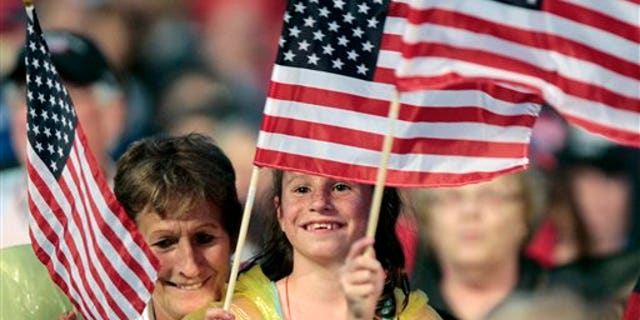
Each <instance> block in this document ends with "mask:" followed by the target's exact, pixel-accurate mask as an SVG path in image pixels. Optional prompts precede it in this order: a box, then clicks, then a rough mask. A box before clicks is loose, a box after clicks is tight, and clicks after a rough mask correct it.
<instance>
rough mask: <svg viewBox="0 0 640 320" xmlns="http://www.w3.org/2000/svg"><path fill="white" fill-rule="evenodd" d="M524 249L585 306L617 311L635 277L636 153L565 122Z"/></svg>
mask: <svg viewBox="0 0 640 320" xmlns="http://www.w3.org/2000/svg"><path fill="white" fill-rule="evenodd" d="M567 134H568V140H567V144H566V145H565V146H564V147H563V148H562V149H561V150H559V152H557V153H556V158H557V160H556V162H557V165H556V166H555V168H552V170H550V171H549V175H550V176H553V180H552V183H553V184H552V189H551V192H552V193H551V197H550V200H551V202H550V209H549V212H548V213H547V216H546V218H545V220H544V222H543V223H542V224H541V228H540V229H539V230H538V231H537V232H536V235H535V237H534V238H533V240H532V242H531V243H530V245H529V248H528V254H529V255H530V256H531V257H532V258H534V259H536V260H538V261H540V262H542V263H543V264H545V265H546V266H549V267H553V273H552V275H553V281H554V282H557V283H561V284H562V285H564V286H567V287H570V288H572V289H573V290H575V291H577V292H580V294H581V295H583V296H584V297H585V298H586V299H588V301H589V302H590V303H597V304H598V303H599V304H606V305H609V304H611V305H613V306H614V307H616V308H617V309H621V308H622V306H623V305H624V301H625V300H626V297H627V296H628V294H629V293H630V292H631V287H632V286H633V281H634V280H635V279H636V277H637V276H638V275H639V274H640V232H639V231H640V197H639V196H638V195H639V192H640V150H638V149H634V148H629V147H623V146H616V145H613V144H611V143H610V142H608V141H606V140H604V139H602V138H599V137H597V136H594V135H592V134H589V133H587V132H585V131H583V130H581V129H577V128H575V127H569V129H568V131H567Z"/></svg>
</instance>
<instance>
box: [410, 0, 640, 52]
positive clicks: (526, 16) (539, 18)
mask: <svg viewBox="0 0 640 320" xmlns="http://www.w3.org/2000/svg"><path fill="white" fill-rule="evenodd" d="M413 7H418V8H422V9H427V8H440V9H445V10H452V11H455V12H459V13H464V14H466V15H470V16H473V17H477V18H479V19H484V20H489V21H492V22H495V23H499V24H504V25H509V26H512V27H516V28H520V29H525V30H531V31H537V32H543V33H548V34H558V31H561V36H562V37H563V38H568V39H571V40H574V41H576V42H578V43H582V44H584V45H586V46H589V47H593V48H596V49H597V50H600V51H603V52H606V53H608V54H610V55H612V56H615V57H618V58H620V59H623V60H627V61H629V62H632V63H635V62H637V61H636V60H634V59H637V57H638V43H634V42H633V41H630V40H627V39H625V38H621V37H619V36H617V35H615V34H611V33H609V32H607V31H606V30H602V29H599V28H595V27H592V26H589V25H585V24H581V23H576V22H574V21H571V20H567V19H564V18H561V17H558V16H554V15H551V14H548V13H545V12H542V11H536V10H530V9H524V8H519V7H515V6H509V5H506V4H502V3H499V2H497V1H489V0H485V1H481V0H474V1H462V0H417V1H414V2H413ZM543 22H544V23H543ZM635 25H637V22H636V23H635ZM594 39H597V41H593V40H594Z"/></svg>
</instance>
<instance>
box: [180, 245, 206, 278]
mask: <svg viewBox="0 0 640 320" xmlns="http://www.w3.org/2000/svg"><path fill="white" fill-rule="evenodd" d="M178 251H179V253H178V259H177V261H176V264H177V266H176V267H177V269H178V272H180V274H181V275H183V276H185V277H188V278H193V277H197V276H198V275H199V274H200V269H201V268H200V266H201V263H200V262H201V260H202V259H201V256H200V253H199V251H198V250H197V248H195V247H194V246H193V245H192V244H191V243H186V241H185V243H181V244H179V245H178Z"/></svg>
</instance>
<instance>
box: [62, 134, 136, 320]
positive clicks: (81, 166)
mask: <svg viewBox="0 0 640 320" xmlns="http://www.w3.org/2000/svg"><path fill="white" fill-rule="evenodd" d="M76 139H78V136H77V135H76ZM76 141H77V142H76V143H75V146H78V145H81V144H80V143H79V139H78V140H76ZM78 152H79V151H78ZM80 156H81V157H82V155H80ZM69 159H70V160H71V161H70V162H71V164H70V165H72V166H73V167H74V170H75V171H76V173H77V175H78V179H80V181H79V185H76V184H75V183H74V181H73V178H72V176H71V175H70V174H69V172H68V171H66V170H65V172H64V173H63V177H64V179H65V180H66V182H67V185H69V190H70V193H71V194H72V196H73V198H74V199H76V202H77V204H76V207H77V208H82V209H81V210H79V211H81V212H80V213H79V215H80V217H81V219H82V224H83V229H84V230H85V233H86V234H87V238H90V237H89V235H92V236H93V241H94V242H95V245H93V247H95V248H96V250H101V251H102V252H103V254H104V256H105V258H106V259H107V260H108V262H107V263H109V264H110V265H111V266H109V265H107V266H105V265H103V264H102V261H100V260H99V258H98V255H97V254H96V252H95V251H94V250H89V251H88V253H89V258H90V259H91V261H93V262H94V266H95V269H96V271H97V272H98V275H99V276H100V279H101V282H102V283H103V284H104V287H105V289H106V291H107V292H105V294H108V295H109V297H111V299H112V300H113V301H114V302H115V303H116V304H117V305H118V306H119V307H120V310H122V312H124V313H125V314H126V315H127V318H134V317H136V316H138V312H137V311H136V310H135V309H133V307H132V306H131V303H129V301H128V298H127V297H125V296H124V295H123V294H122V292H120V290H119V289H118V288H117V287H116V286H115V284H114V282H113V280H112V279H111V278H110V277H109V272H108V271H107V270H106V269H114V270H115V271H116V272H117V273H118V274H119V275H120V276H121V277H122V278H123V279H124V280H125V282H127V283H129V284H131V285H132V287H133V289H134V290H135V292H136V293H139V292H144V291H138V290H139V288H136V286H135V285H134V284H135V282H132V279H131V276H129V277H127V273H129V274H133V272H131V270H130V269H129V268H128V266H127V265H126V264H125V263H124V262H123V261H122V258H121V257H120V255H119V253H118V251H117V250H116V249H115V248H113V246H112V244H111V243H110V242H109V240H108V239H107V238H106V237H105V236H104V234H103V233H102V231H101V230H100V229H101V227H100V226H99V225H98V222H97V221H96V217H95V216H94V214H100V215H103V214H104V213H103V212H94V211H93V210H92V209H91V202H90V201H91V200H90V199H94V201H95V202H99V201H100V200H98V199H101V198H102V193H101V192H100V191H99V190H98V191H95V193H93V192H92V191H90V190H88V189H87V187H88V186H87V185H86V183H93V177H92V176H91V177H87V172H86V171H87V170H88V172H89V175H90V173H91V169H90V168H89V167H88V165H87V164H86V162H85V161H79V160H78V159H77V158H76V154H75V152H73V150H72V152H71V154H70V155H69ZM83 179H85V180H87V181H86V182H85V181H82V180H83ZM78 187H79V188H80V190H79V189H78ZM81 192H82V194H81ZM80 203H82V205H79V204H80ZM85 204H86V207H85ZM99 210H100V208H98V211H99ZM89 213H91V214H89ZM108 224H109V222H108V221H105V225H104V226H103V227H108ZM133 277H134V278H135V279H136V280H138V281H139V279H138V278H137V277H136V276H135V275H134V276H133ZM143 288H144V287H143ZM142 301H146V299H145V300H142ZM104 303H106V300H105V301H104Z"/></svg>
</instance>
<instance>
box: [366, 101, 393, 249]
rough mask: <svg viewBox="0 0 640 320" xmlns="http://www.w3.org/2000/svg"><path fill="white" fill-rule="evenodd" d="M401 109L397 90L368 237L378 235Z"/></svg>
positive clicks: (378, 176)
mask: <svg viewBox="0 0 640 320" xmlns="http://www.w3.org/2000/svg"><path fill="white" fill-rule="evenodd" d="M399 111H400V94H399V93H398V92H396V94H395V96H394V97H393V100H392V101H391V106H390V107H389V116H388V117H387V118H388V119H389V131H388V132H387V134H386V135H385V136H384V141H383V143H382V159H380V168H378V174H377V176H376V186H375V188H374V189H373V199H372V200H371V209H370V210H369V224H368V225H367V237H370V238H374V237H375V235H376V227H377V226H378V218H379V217H380V205H381V203H382V195H383V191H384V182H385V181H386V179H387V166H388V164H389V156H390V155H391V147H392V146H393V134H394V131H395V126H396V120H397V119H398V113H399Z"/></svg>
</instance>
